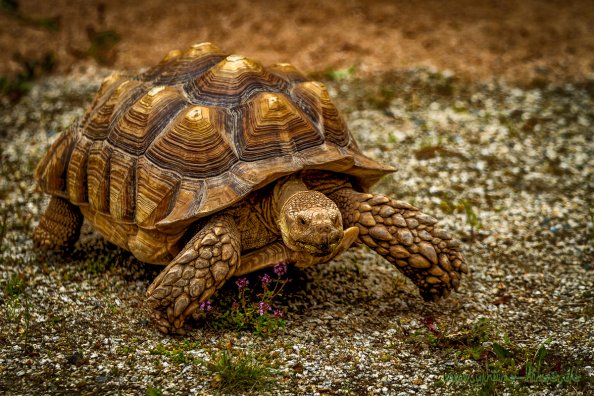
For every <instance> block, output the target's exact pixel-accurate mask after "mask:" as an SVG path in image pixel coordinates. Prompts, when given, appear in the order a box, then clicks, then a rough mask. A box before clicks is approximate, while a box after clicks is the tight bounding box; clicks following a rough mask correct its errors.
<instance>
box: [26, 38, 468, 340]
mask: <svg viewBox="0 0 594 396" xmlns="http://www.w3.org/2000/svg"><path fill="white" fill-rule="evenodd" d="M394 171H395V169H394V168H392V167H390V166H387V165H384V164H381V163H379V162H377V161H375V160H373V159H370V158H368V157H366V156H365V155H363V153H362V152H361V150H360V149H359V148H358V146H357V143H356V142H355V140H354V139H353V136H352V135H351V133H350V132H349V129H348V128H347V125H346V124H345V121H344V119H343V118H342V117H341V115H340V114H339V112H338V110H337V108H336V107H335V105H334V104H333V103H332V101H331V99H330V97H329V94H328V91H327V90H326V88H325V87H324V85H323V84H321V83H319V82H315V81H310V80H309V79H308V78H307V77H306V76H305V75H303V74H302V73H301V72H299V71H298V70H297V69H296V68H295V67H294V66H292V65H290V64H286V63H280V64H276V65H272V66H269V67H264V66H262V65H261V64H260V63H258V62H256V61H254V60H251V59H249V58H246V57H243V56H240V55H229V54H227V53H225V52H223V51H222V50H221V49H219V48H218V47H216V46H215V45H213V44H211V43H201V44H196V45H193V46H191V47H190V48H189V49H187V50H185V51H183V52H182V51H179V50H176V51H172V52H170V53H169V54H168V55H167V56H165V58H163V60H162V61H161V62H160V63H159V64H158V65H156V66H154V67H153V68H150V69H148V70H147V71H145V72H143V73H141V74H139V75H137V76H129V75H125V74H118V73H115V74H113V75H111V76H109V77H107V78H106V79H105V80H104V81H103V83H102V84H101V87H100V88H99V91H98V93H97V94H96V96H95V99H94V101H93V103H92V104H91V106H90V108H89V109H88V111H87V112H86V113H85V115H84V116H83V117H82V118H81V119H80V120H78V121H77V122H75V123H74V124H73V125H72V126H71V127H70V128H69V129H68V130H67V131H65V132H63V133H61V134H60V136H59V137H58V139H57V140H56V141H55V142H54V143H53V144H52V146H51V147H50V148H49V150H48V151H47V153H46V155H45V156H44V158H42V160H41V161H40V163H39V165H38V166H37V169H36V171H35V176H36V180H37V181H38V183H39V186H40V187H41V189H42V191H43V192H45V193H47V194H50V195H51V199H50V202H49V205H48V207H47V209H46V211H45V213H44V214H43V215H42V217H41V219H40V222H39V225H38V226H37V227H36V229H35V231H34V235H33V238H34V241H35V243H36V245H37V246H38V247H39V248H42V249H46V250H57V251H68V249H71V248H72V247H73V245H74V243H75V242H76V240H77V239H78V237H79V234H80V229H81V225H82V223H83V219H86V220H87V221H88V222H89V223H90V224H91V225H92V226H93V227H94V228H95V229H96V230H97V231H98V232H99V233H100V234H101V235H103V237H105V238H106V239H107V240H108V241H110V242H112V243H114V244H116V245H118V246H120V247H122V248H124V249H126V250H128V251H130V252H131V253H132V254H133V255H134V256H135V257H136V258H137V259H138V260H140V261H143V262H147V263H154V264H163V265H166V267H165V269H164V270H163V271H162V272H161V273H160V274H159V275H158V276H157V278H156V279H155V280H154V281H153V283H152V284H151V285H150V287H149V288H148V291H147V303H148V306H149V307H150V309H151V318H152V319H153V321H154V323H155V324H156V326H157V328H158V329H159V330H161V331H162V332H164V333H179V332H183V331H184V322H185V320H186V319H187V318H188V317H189V316H190V315H192V314H193V313H194V312H195V311H196V309H197V308H198V307H199V305H200V304H201V303H202V302H204V301H206V300H208V299H210V297H211V296H212V295H213V293H215V291H216V290H217V289H218V288H219V287H221V285H222V284H223V283H224V282H225V281H226V280H228V279H229V278H230V277H232V276H239V275H243V274H246V273H249V272H252V271H256V270H259V269H262V268H265V267H269V266H274V265H277V264H279V263H285V264H293V265H296V266H297V267H307V266H312V265H317V264H323V263H326V262H328V261H330V260H332V259H333V258H334V257H336V256H337V255H338V254H340V253H341V252H343V251H344V250H346V249H348V248H349V247H350V246H351V245H353V244H365V245H367V246H368V247H369V248H371V249H372V250H374V251H375V252H377V253H379V254H380V255H381V256H383V257H384V258H386V259H387V260H388V261H389V262H390V263H393V264H394V265H395V266H396V267H397V268H398V269H399V270H400V271H401V272H403V273H404V274H405V275H406V276H408V277H409V278H410V279H412V281H413V282H414V283H415V284H416V285H417V286H418V288H419V290H420V294H421V295H422V297H423V298H424V299H425V300H435V299H438V298H440V297H447V296H448V295H449V293H450V291H451V290H452V289H455V290H457V288H458V286H459V282H460V277H461V275H462V273H466V272H467V266H466V264H465V261H464V258H463V256H462V254H461V252H460V244H459V242H458V241H456V240H454V239H453V238H452V237H451V236H450V235H449V234H448V233H447V232H446V231H444V230H442V229H440V228H439V227H438V226H436V223H437V221H436V220H435V219H434V218H433V217H431V216H428V215H426V214H424V213H422V212H420V211H419V210H418V209H417V208H416V207H414V206H412V205H410V204H408V203H405V202H401V201H399V200H395V199H391V198H389V197H387V196H384V195H381V194H371V193H369V190H370V188H371V187H372V186H373V185H374V184H375V183H376V182H377V181H378V180H379V179H380V178H381V177H382V176H384V175H387V174H389V173H391V172H394Z"/></svg>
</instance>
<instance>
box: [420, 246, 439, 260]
mask: <svg viewBox="0 0 594 396" xmlns="http://www.w3.org/2000/svg"><path fill="white" fill-rule="evenodd" d="M419 251H420V252H421V254H422V255H423V256H425V257H426V258H428V259H429V261H431V262H432V263H433V264H437V253H436V252H435V249H433V246H432V245H431V244H430V243H428V242H421V243H419Z"/></svg>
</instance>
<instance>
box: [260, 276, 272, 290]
mask: <svg viewBox="0 0 594 396" xmlns="http://www.w3.org/2000/svg"><path fill="white" fill-rule="evenodd" d="M260 280H261V281H262V287H266V286H268V285H269V284H270V282H271V281H272V278H271V277H270V275H268V274H264V276H261V277H260Z"/></svg>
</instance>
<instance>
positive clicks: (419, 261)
mask: <svg viewBox="0 0 594 396" xmlns="http://www.w3.org/2000/svg"><path fill="white" fill-rule="evenodd" d="M408 262H409V263H410V265H411V267H414V268H430V267H431V263H429V261H427V260H426V259H425V258H424V257H423V256H421V255H420V254H413V255H412V256H411V257H410V258H409V259H408Z"/></svg>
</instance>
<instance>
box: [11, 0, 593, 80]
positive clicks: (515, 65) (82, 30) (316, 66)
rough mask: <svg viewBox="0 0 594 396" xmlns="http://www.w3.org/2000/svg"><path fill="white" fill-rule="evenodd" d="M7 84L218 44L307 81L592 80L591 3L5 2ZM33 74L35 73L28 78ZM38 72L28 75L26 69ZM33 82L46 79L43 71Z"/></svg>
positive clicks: (139, 62) (134, 63)
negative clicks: (320, 76)
mask: <svg viewBox="0 0 594 396" xmlns="http://www.w3.org/2000/svg"><path fill="white" fill-rule="evenodd" d="M0 4H1V5H2V7H1V14H0V32H1V35H0V37H1V38H0V59H1V62H0V75H3V76H5V77H6V76H13V75H18V74H19V73H21V74H22V73H23V69H27V68H29V69H32V70H33V69H35V70H36V68H37V69H39V68H41V69H43V70H51V71H58V72H73V71H76V70H78V69H79V68H80V67H81V66H88V65H92V64H97V63H100V64H105V65H107V66H109V67H113V68H118V69H120V68H131V69H136V68H140V67H143V66H148V65H151V64H153V63H155V62H158V61H159V60H160V59H161V57H162V56H163V55H165V54H166V53H167V52H168V51H169V50H171V49H175V48H185V47H187V46H189V45H190V44H192V43H195V42H201V41H212V42H214V43H216V44H217V45H218V46H220V47H222V48H223V49H225V50H227V51H230V52H237V53H241V54H244V55H247V56H250V57H253V58H256V59H259V60H261V61H263V62H264V63H265V64H266V63H274V62H279V61H290V62H292V63H294V64H295V65H296V66H298V67H299V68H301V69H302V70H304V71H306V72H312V71H324V70H331V69H342V68H348V67H351V66H353V65H354V66H355V67H356V68H357V72H358V73H362V74H363V75H365V74H368V73H375V72H381V71H386V70H393V69H397V68H403V67H411V66H418V65H423V66H434V67H437V68H439V69H449V70H452V71H453V72H454V73H456V74H457V75H459V76H461V77H464V78H471V79H476V78H478V79H483V78H491V77H503V78H505V79H508V80H512V81H518V82H530V81H533V80H534V79H546V80H580V79H583V78H584V77H588V76H592V75H594V1H592V0H588V1H567V0H565V1H537V0H523V1H519V0H518V1H511V0H502V1H471V0H463V1H453V0H432V1H422V2H421V1H419V2H415V1H405V0H399V1H381V0H375V1H364V0H350V1H332V2H319V1H314V0H293V1H276V2H271V1H242V0H236V1H217V0H205V1H190V0H170V1H159V0H142V1H139V0H135V1H122V0H117V1H116V0H103V1H72V0H56V1H39V0H0ZM25 72H27V71H25ZM28 72H29V73H31V70H29V71H28ZM35 73H37V74H39V72H38V71H35Z"/></svg>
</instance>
